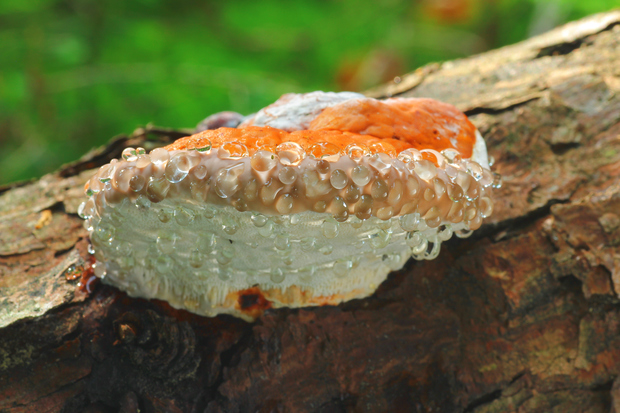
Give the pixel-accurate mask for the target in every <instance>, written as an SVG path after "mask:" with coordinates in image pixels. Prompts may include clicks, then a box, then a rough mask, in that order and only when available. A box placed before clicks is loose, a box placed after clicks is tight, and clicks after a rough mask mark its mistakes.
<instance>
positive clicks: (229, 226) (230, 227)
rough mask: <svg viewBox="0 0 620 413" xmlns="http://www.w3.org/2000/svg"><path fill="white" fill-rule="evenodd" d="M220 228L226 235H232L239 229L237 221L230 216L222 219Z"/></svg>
mask: <svg viewBox="0 0 620 413" xmlns="http://www.w3.org/2000/svg"><path fill="white" fill-rule="evenodd" d="M222 229H223V230H224V232H225V233H227V234H228V235H233V234H235V233H236V232H237V231H238V230H239V223H238V222H237V220H236V219H235V218H233V217H231V216H227V217H224V218H223V219H222Z"/></svg>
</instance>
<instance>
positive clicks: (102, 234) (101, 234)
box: [93, 222, 116, 243]
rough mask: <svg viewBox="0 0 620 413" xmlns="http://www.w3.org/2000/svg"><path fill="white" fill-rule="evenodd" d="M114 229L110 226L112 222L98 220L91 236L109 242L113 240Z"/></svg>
mask: <svg viewBox="0 0 620 413" xmlns="http://www.w3.org/2000/svg"><path fill="white" fill-rule="evenodd" d="M115 232H116V229H115V228H114V227H113V226H112V224H110V223H107V222H100V223H99V224H97V226H96V227H95V232H94V234H93V236H94V237H95V238H96V239H97V240H99V241H100V242H103V243H111V242H112V241H114V234H115Z"/></svg>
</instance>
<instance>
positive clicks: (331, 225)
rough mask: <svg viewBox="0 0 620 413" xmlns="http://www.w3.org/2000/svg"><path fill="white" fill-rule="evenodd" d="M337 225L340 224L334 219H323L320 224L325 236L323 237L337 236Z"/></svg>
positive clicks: (331, 237)
mask: <svg viewBox="0 0 620 413" xmlns="http://www.w3.org/2000/svg"><path fill="white" fill-rule="evenodd" d="M339 227H340V224H338V222H337V221H336V220H335V219H333V218H327V219H326V220H325V221H323V225H321V230H322V231H323V235H324V236H325V238H327V239H333V238H336V236H338V232H339V229H340V228H339Z"/></svg>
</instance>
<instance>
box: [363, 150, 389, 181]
mask: <svg viewBox="0 0 620 413" xmlns="http://www.w3.org/2000/svg"><path fill="white" fill-rule="evenodd" d="M368 165H370V166H372V167H373V168H374V170H375V171H377V172H378V173H379V175H380V176H382V177H385V176H386V175H387V174H388V173H389V172H390V169H391V168H392V158H390V156H389V155H387V154H385V153H376V154H374V155H372V156H371V157H370V158H369V159H368Z"/></svg>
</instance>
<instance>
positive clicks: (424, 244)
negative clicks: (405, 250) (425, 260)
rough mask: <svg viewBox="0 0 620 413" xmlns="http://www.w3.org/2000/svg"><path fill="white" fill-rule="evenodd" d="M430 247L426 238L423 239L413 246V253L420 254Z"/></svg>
mask: <svg viewBox="0 0 620 413" xmlns="http://www.w3.org/2000/svg"><path fill="white" fill-rule="evenodd" d="M427 248H428V241H427V240H426V239H422V240H421V241H420V243H419V244H418V245H416V246H415V247H412V248H411V253H412V254H413V255H419V254H422V253H423V252H425V251H426V249H427Z"/></svg>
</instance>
